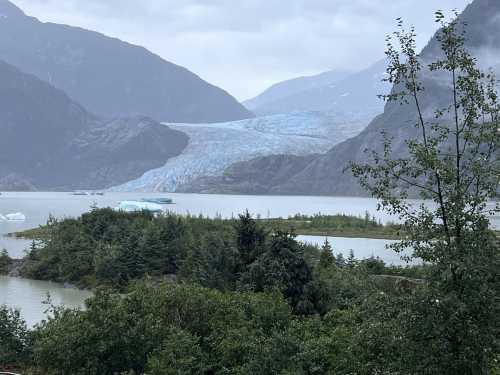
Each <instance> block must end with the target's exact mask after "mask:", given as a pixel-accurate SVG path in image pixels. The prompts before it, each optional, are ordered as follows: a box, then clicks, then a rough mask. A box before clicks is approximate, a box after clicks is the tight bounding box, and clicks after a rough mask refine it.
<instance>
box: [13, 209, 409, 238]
mask: <svg viewBox="0 0 500 375" xmlns="http://www.w3.org/2000/svg"><path fill="white" fill-rule="evenodd" d="M218 221H220V222H223V223H226V224H228V225H233V224H234V223H235V221H236V220H235V219H218ZM257 221H258V222H259V223H261V224H262V225H263V226H264V227H266V228H267V229H268V230H270V231H275V230H284V231H293V232H294V233H295V234H297V235H304V236H325V237H326V236H328V237H348V238H371V239H387V240H397V239H399V238H400V233H399V231H400V227H399V226H398V225H396V224H388V225H383V224H381V223H380V222H377V221H376V220H375V218H373V217H370V216H369V215H368V214H366V215H365V217H357V216H349V215H321V214H317V215H312V216H306V215H295V216H293V217H289V218H273V219H262V218H261V219H257ZM48 230H49V226H41V227H38V228H33V229H28V230H25V231H22V232H16V233H10V234H8V236H9V237H12V238H19V239H27V240H45V239H48V238H49V237H50V233H49V232H48Z"/></svg>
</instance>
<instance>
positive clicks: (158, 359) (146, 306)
mask: <svg viewBox="0 0 500 375" xmlns="http://www.w3.org/2000/svg"><path fill="white" fill-rule="evenodd" d="M436 18H437V21H438V22H440V23H441V26H442V28H441V31H440V32H439V35H438V37H437V41H438V42H439V43H440V46H441V49H442V52H443V53H442V55H441V56H440V57H439V58H438V60H437V61H435V62H433V63H431V64H430V65H427V66H425V67H424V66H423V65H422V64H423V62H421V61H420V59H419V56H418V54H417V53H416V51H415V45H416V43H415V32H414V30H413V29H410V30H409V31H406V30H405V29H404V27H403V23H402V22H400V23H399V25H398V30H397V31H396V32H395V33H394V35H393V36H392V39H391V38H389V39H388V51H387V55H388V57H389V59H390V62H391V63H390V66H389V68H388V78H387V79H388V80H389V81H390V82H391V83H393V84H394V85H395V86H394V87H395V89H394V90H393V92H392V93H391V95H389V96H388V97H386V99H387V100H389V101H396V102H398V101H402V102H403V103H406V104H408V103H414V105H415V107H416V110H415V114H416V119H415V122H416V124H415V129H416V130H417V134H420V135H419V136H417V137H416V138H412V139H408V140H407V142H406V145H407V148H408V155H407V157H398V158H391V150H392V144H391V139H389V138H386V140H385V147H384V152H383V153H382V154H378V153H372V154H371V155H372V157H373V160H372V163H368V164H354V163H353V164H352V170H353V173H354V175H355V176H357V177H358V178H359V180H360V182H361V185H362V186H363V187H364V188H366V189H367V190H368V191H369V192H370V193H371V194H372V195H373V196H374V197H376V198H378V199H379V200H380V202H381V207H382V208H384V209H386V210H387V211H388V212H390V213H393V214H396V215H398V217H399V218H400V219H401V221H402V226H403V230H404V235H405V237H404V238H403V239H402V240H401V241H399V242H398V243H396V244H395V245H393V246H392V247H393V249H394V250H395V251H397V252H401V251H402V250H403V249H405V248H408V247H409V248H411V249H412V250H413V254H412V257H417V258H420V259H422V260H424V261H425V265H424V266H420V267H412V268H394V267H387V266H386V265H385V264H383V262H381V261H380V260H378V259H367V260H364V261H358V260H356V259H354V258H353V257H348V258H347V259H344V258H343V257H340V256H335V255H334V253H335V249H333V250H332V248H331V245H330V244H329V243H328V242H325V244H324V246H323V248H322V249H318V248H315V247H311V246H306V245H304V244H301V243H299V242H298V241H297V240H296V238H295V235H294V233H293V232H292V231H290V228H289V227H286V226H285V227H284V228H283V227H275V228H273V227H271V226H269V225H265V224H266V223H263V222H261V221H259V220H256V219H254V218H252V217H251V216H250V215H249V214H243V215H241V216H240V217H239V219H236V220H222V219H207V218H202V217H200V218H190V217H187V218H186V217H179V216H176V215H164V216H160V217H154V216H153V215H151V214H148V213H146V212H142V213H134V214H126V213H122V212H115V211H113V210H110V209H103V210H98V209H95V210H93V211H92V212H90V213H88V214H85V215H83V216H82V217H80V218H78V219H66V220H63V221H60V222H58V221H51V222H49V223H48V226H47V227H46V228H45V229H44V237H43V238H42V239H41V242H40V243H38V244H37V243H34V246H33V249H32V251H31V252H30V253H29V255H28V256H27V258H26V259H25V260H24V262H23V267H22V273H23V275H25V276H28V277H33V278H37V279H43V280H55V281H60V282H70V283H75V284H78V285H79V286H89V287H95V295H94V297H92V298H90V299H89V300H88V301H87V306H86V309H85V310H83V311H81V310H71V309H65V308H59V307H52V315H51V317H50V318H48V319H47V321H44V322H42V323H40V324H39V325H38V326H36V327H35V328H34V329H32V330H28V329H27V328H26V325H25V323H24V322H23V321H22V319H20V317H19V314H18V313H16V312H14V311H11V310H9V309H7V308H2V309H0V367H1V366H5V367H7V366H17V367H19V368H22V369H23V371H24V372H26V373H27V374H30V373H31V374H40V375H41V374H43V375H68V374H77V375H78V374H82V375H83V374H99V375H101V374H104V375H115V374H128V375H133V374H135V375H140V374H154V375H163V374H240V375H243V374H249V375H250V374H289V375H291V374H351V375H354V374H356V375H373V374H381V375H382V374H383V375H402V374H411V375H417V374H418V375H420V374H421V375H427V374H440V375H456V374H464V375H476V374H479V375H483V374H484V375H490V374H494V375H496V374H499V373H500V366H499V360H500V251H499V241H498V237H497V234H496V233H495V232H494V231H493V230H492V229H491V227H490V215H491V214H492V213H498V212H499V208H498V205H497V206H496V207H494V208H492V209H491V208H489V206H488V205H487V204H488V202H489V201H490V200H491V199H496V198H498V185H499V182H500V181H499V178H500V173H499V172H500V171H499V169H498V166H499V163H498V144H499V138H500V133H499V132H498V129H499V127H500V126H499V117H498V114H499V113H500V112H499V109H500V106H499V104H498V98H497V94H496V86H495V84H496V81H495V78H494V77H493V76H492V75H491V74H485V73H482V72H481V71H480V70H479V69H478V68H477V64H476V60H475V58H474V57H473V56H471V55H470V54H469V52H468V51H467V49H466V48H464V38H465V37H466V35H464V34H462V29H463V27H462V25H461V24H460V21H459V19H454V20H452V21H449V22H448V21H446V20H445V19H444V17H443V15H442V13H440V12H438V13H437V17H436ZM422 69H428V70H429V71H432V72H434V73H436V74H440V75H441V76H443V77H448V79H449V80H450V85H449V86H448V87H449V89H450V90H451V95H450V97H451V102H450V105H448V106H446V107H445V108H437V109H436V118H435V120H436V121H428V120H426V119H425V118H424V116H421V115H419V114H420V112H419V109H418V108H419V103H420V100H421V98H422V97H423V96H425V94H426V92H425V86H424V83H422V82H421V81H420V80H419V77H420V72H421V71H422ZM415 191H416V192H417V193H419V194H420V196H421V197H422V198H425V199H427V200H431V201H433V202H434V203H435V205H434V206H432V207H429V206H426V205H421V206H418V207H415V206H412V205H410V203H409V202H408V200H407V199H406V198H407V197H408V195H409V193H410V192H415ZM295 220H299V221H300V218H295ZM267 224H269V222H268V223H267ZM365 225H366V226H371V225H373V226H376V225H377V223H372V222H371V221H370V220H369V218H368V220H367V221H365ZM1 262H2V263H1V264H0V267H1V266H2V264H3V267H4V268H5V267H8V263H9V259H8V257H6V256H5V255H3V256H2V258H1Z"/></svg>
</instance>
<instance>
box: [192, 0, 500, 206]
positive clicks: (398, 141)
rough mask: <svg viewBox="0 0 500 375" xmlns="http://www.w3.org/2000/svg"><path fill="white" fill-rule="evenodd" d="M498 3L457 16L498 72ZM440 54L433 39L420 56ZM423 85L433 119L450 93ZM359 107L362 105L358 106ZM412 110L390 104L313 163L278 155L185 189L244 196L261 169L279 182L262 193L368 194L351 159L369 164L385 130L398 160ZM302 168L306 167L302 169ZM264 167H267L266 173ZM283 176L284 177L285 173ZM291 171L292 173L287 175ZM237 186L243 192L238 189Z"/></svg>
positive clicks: (430, 78)
mask: <svg viewBox="0 0 500 375" xmlns="http://www.w3.org/2000/svg"><path fill="white" fill-rule="evenodd" d="M499 16H500V2H499V1H497V0H475V1H474V2H473V3H472V4H470V5H469V6H468V7H467V8H466V9H465V10H464V12H463V13H462V15H461V16H460V17H461V19H462V20H463V21H464V22H466V24H467V34H466V46H467V48H469V50H470V51H471V52H472V53H473V54H474V55H475V56H477V57H478V58H479V62H480V64H481V65H483V66H485V67H487V66H493V67H495V68H496V71H497V72H499V71H500V70H499V69H498V62H499V60H498V56H500V55H499V54H498V51H499V48H500V22H498V19H499ZM439 54H440V48H439V44H438V41H437V39H436V37H434V38H433V39H432V40H431V41H430V42H429V44H428V45H427V46H426V47H425V48H424V49H423V51H422V52H421V55H420V57H421V59H422V60H423V61H424V62H429V61H432V60H433V59H434V58H435V57H436V56H438V55H439ZM421 79H422V81H423V82H424V86H425V87H426V91H425V95H423V96H422V99H423V101H422V103H421V104H422V110H423V113H424V115H425V116H426V117H427V118H433V115H434V110H435V109H436V108H439V107H442V106H444V105H446V104H449V103H450V98H451V93H450V89H449V87H450V86H449V83H450V82H449V80H446V79H443V77H441V76H436V75H435V74H431V73H430V72H428V71H423V73H422V77H421ZM359 105H360V106H361V105H364V102H360V103H359ZM415 123H416V110H415V107H414V105H412V104H407V105H400V104H399V103H388V104H387V105H386V106H385V108H384V112H383V113H382V114H381V115H379V116H377V117H376V118H375V119H374V120H373V121H372V122H371V123H370V125H369V126H368V127H367V128H366V129H365V130H363V131H362V132H361V133H360V134H359V135H357V136H355V137H353V138H351V139H348V140H346V141H344V142H342V143H340V144H338V145H336V146H334V147H333V148H332V149H331V150H330V151H328V152H327V153H326V154H322V155H318V156H316V157H314V158H313V159H312V160H311V159H304V158H298V159H296V158H292V159H289V160H288V161H287V163H286V164H285V165H284V166H283V168H284V171H283V170H282V169H281V168H280V167H279V166H280V162H281V161H282V160H283V157H282V156H274V157H273V158H274V159H273V160H269V159H263V158H256V159H253V160H250V161H247V162H245V163H240V164H238V169H239V170H243V171H245V170H247V171H250V172H249V173H248V174H247V175H245V174H244V173H236V171H235V168H229V169H227V170H226V171H225V173H224V175H223V176H224V178H223V179H218V180H214V179H212V180H210V181H204V184H203V186H196V185H194V184H193V185H191V186H189V188H187V189H186V190H187V191H192V192H197V191H207V192H223V191H232V192H233V193H237V192H246V189H247V186H251V185H252V184H253V183H254V178H255V176H254V175H253V174H252V173H251V171H252V170H254V169H255V168H259V169H260V171H261V173H262V174H263V175H268V174H269V172H270V171H271V172H273V173H275V174H277V175H280V176H282V178H280V179H268V180H267V181H266V180H262V179H260V180H258V182H259V191H260V192H261V193H262V194H264V193H265V194H311V195H351V196H352V195H364V194H366V193H365V192H364V191H363V190H362V189H361V188H360V187H359V185H358V183H357V181H355V180H354V178H353V177H352V176H351V174H350V173H348V172H347V173H344V169H345V168H346V166H347V165H348V163H349V161H351V160H354V161H356V162H367V161H368V158H367V155H366V153H365V152H364V151H365V150H366V149H370V150H376V151H379V152H381V151H382V148H383V143H382V137H381V131H382V130H384V131H385V132H386V133H387V134H388V135H389V136H392V137H393V138H394V141H393V151H394V156H395V157H398V156H402V155H405V154H406V152H407V146H406V143H405V139H408V138H409V137H417V136H418V134H417V129H416V128H415V126H414V125H415ZM304 164H306V166H304ZM266 168H270V169H269V170H268V169H266ZM285 172H286V173H285ZM289 172H290V173H289ZM240 187H242V188H241V190H239V189H240Z"/></svg>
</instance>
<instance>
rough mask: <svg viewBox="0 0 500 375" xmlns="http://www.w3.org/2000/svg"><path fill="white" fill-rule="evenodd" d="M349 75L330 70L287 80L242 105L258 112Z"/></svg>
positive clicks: (345, 72)
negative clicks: (274, 103)
mask: <svg viewBox="0 0 500 375" xmlns="http://www.w3.org/2000/svg"><path fill="white" fill-rule="evenodd" d="M349 74H350V72H347V71H337V70H331V71H328V72H324V73H321V74H317V75H314V76H307V77H298V78H294V79H289V80H286V81H283V82H279V83H276V84H274V85H272V86H271V87H270V88H268V89H267V90H265V91H264V92H263V93H262V94H260V95H258V96H256V97H255V98H253V99H249V100H247V101H245V102H243V104H244V105H245V107H247V108H248V109H249V110H251V111H257V112H258V109H259V107H265V105H266V104H269V103H272V102H274V101H277V100H281V99H284V98H287V97H289V96H292V95H294V94H298V93H299V92H303V91H307V90H310V89H314V88H316V87H322V86H328V85H330V84H332V83H334V82H338V81H341V80H342V79H344V78H346V77H347V76H348V75H349ZM289 112H290V111H289Z"/></svg>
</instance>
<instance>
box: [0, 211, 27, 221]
mask: <svg viewBox="0 0 500 375" xmlns="http://www.w3.org/2000/svg"><path fill="white" fill-rule="evenodd" d="M0 220H4V221H25V220H26V216H25V215H24V214H22V213H21V212H16V213H13V214H7V215H5V216H4V215H0Z"/></svg>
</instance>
